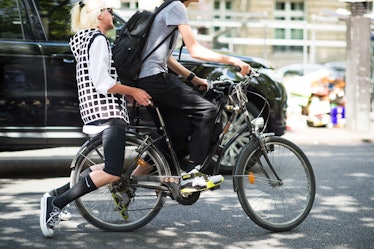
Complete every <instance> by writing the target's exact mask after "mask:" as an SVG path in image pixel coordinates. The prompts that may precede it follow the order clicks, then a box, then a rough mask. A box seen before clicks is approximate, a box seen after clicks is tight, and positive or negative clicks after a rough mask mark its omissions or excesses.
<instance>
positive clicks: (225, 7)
mask: <svg viewBox="0 0 374 249" xmlns="http://www.w3.org/2000/svg"><path fill="white" fill-rule="evenodd" d="M213 9H214V11H215V12H216V14H215V15H214V17H213V18H214V19H216V20H220V21H224V20H229V19H231V18H232V17H231V16H230V12H231V11H232V10H233V0H215V1H214V2H213ZM225 29H227V27H220V26H214V27H213V28H212V31H213V32H214V33H217V32H225ZM232 32H233V31H227V32H225V33H224V34H222V35H224V36H225V37H232V36H233V34H232ZM213 48H215V49H227V48H228V44H223V43H218V42H217V41H215V42H214V44H213Z"/></svg>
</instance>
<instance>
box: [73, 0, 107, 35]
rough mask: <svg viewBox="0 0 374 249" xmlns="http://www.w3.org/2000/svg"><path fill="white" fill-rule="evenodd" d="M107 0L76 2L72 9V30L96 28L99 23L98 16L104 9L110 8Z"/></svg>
mask: <svg viewBox="0 0 374 249" xmlns="http://www.w3.org/2000/svg"><path fill="white" fill-rule="evenodd" d="M108 7H109V5H108V4H107V3H106V2H105V0H85V1H80V2H78V3H76V4H74V7H73V8H72V9H71V12H70V14H71V31H72V32H73V33H75V32H78V31H79V30H82V29H95V28H97V27H98V25H99V20H98V18H97V17H98V16H99V15H100V12H101V10H102V9H105V8H108Z"/></svg>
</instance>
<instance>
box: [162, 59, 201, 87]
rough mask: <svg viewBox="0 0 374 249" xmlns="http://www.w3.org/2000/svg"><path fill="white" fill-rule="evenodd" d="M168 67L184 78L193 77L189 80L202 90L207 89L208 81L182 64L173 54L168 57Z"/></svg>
mask: <svg viewBox="0 0 374 249" xmlns="http://www.w3.org/2000/svg"><path fill="white" fill-rule="evenodd" d="M168 67H169V68H170V69H171V70H172V71H173V72H175V73H176V74H178V75H181V76H182V77H183V78H185V79H188V78H189V77H190V78H191V79H190V80H189V81H190V82H191V83H192V84H194V85H195V86H198V87H199V89H200V90H206V89H207V87H208V82H207V81H206V79H202V78H200V77H199V76H197V75H195V74H194V73H193V72H191V71H190V70H188V69H187V68H185V67H184V66H183V65H182V64H180V63H179V62H178V61H177V60H176V59H175V58H174V56H173V55H171V56H170V57H169V59H168Z"/></svg>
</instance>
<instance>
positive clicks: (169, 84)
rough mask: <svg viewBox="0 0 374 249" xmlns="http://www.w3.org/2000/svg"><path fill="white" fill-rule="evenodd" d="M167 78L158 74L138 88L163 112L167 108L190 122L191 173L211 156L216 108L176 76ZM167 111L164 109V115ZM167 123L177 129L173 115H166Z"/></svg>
mask: <svg viewBox="0 0 374 249" xmlns="http://www.w3.org/2000/svg"><path fill="white" fill-rule="evenodd" d="M166 77H167V78H164V76H163V75H157V76H153V78H145V79H141V80H140V81H139V86H140V87H141V88H143V89H145V90H146V91H148V93H149V94H150V95H151V96H152V98H153V99H154V100H155V102H156V104H157V105H158V106H160V108H161V109H162V108H165V107H167V108H171V109H174V110H177V111H180V112H181V113H183V114H184V116H185V117H188V119H189V120H190V124H191V129H190V130H191V131H192V133H191V134H188V135H190V136H191V141H190V148H189V152H190V161H191V162H192V163H191V164H190V165H189V167H188V168H186V171H189V170H191V169H193V168H194V166H195V165H198V164H201V163H202V162H203V161H204V159H205V157H206V155H207V153H208V149H209V145H210V142H211V138H212V137H211V135H212V130H213V126H214V121H215V118H216V114H217V109H216V106H215V105H214V104H213V103H211V102H209V101H208V100H206V99H204V97H203V96H202V95H201V94H199V93H198V92H196V91H195V90H194V89H192V88H191V87H190V86H188V85H186V84H185V83H183V82H182V81H180V80H179V79H178V78H177V77H176V76H175V75H171V74H168V75H167V76H166ZM166 112H167V111H164V110H163V114H165V113H166ZM165 122H167V123H166V125H167V127H168V126H170V127H175V122H176V120H175V119H173V117H172V116H170V115H167V116H165ZM175 130H178V128H177V127H176V129H175ZM168 131H169V130H168Z"/></svg>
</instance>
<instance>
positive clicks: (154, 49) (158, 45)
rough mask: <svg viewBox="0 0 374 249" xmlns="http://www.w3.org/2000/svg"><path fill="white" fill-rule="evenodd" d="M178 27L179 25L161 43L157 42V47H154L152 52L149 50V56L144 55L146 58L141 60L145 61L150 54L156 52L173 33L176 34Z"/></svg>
mask: <svg viewBox="0 0 374 249" xmlns="http://www.w3.org/2000/svg"><path fill="white" fill-rule="evenodd" d="M177 29H178V27H175V28H174V29H173V30H172V31H171V32H170V34H168V35H167V36H166V37H165V38H164V39H163V40H162V41H161V42H160V43H159V44H157V46H156V47H155V48H153V49H152V51H151V52H149V53H148V54H147V56H146V57H144V59H143V60H142V61H141V63H143V62H144V61H145V60H146V59H148V57H149V56H151V54H152V53H153V52H155V51H156V50H157V49H158V48H159V47H160V46H161V45H162V44H163V43H164V42H165V41H166V40H167V39H168V38H169V37H170V36H171V35H173V34H174V32H175V31H176V30H177ZM169 47H170V46H169Z"/></svg>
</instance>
